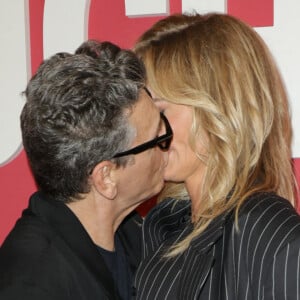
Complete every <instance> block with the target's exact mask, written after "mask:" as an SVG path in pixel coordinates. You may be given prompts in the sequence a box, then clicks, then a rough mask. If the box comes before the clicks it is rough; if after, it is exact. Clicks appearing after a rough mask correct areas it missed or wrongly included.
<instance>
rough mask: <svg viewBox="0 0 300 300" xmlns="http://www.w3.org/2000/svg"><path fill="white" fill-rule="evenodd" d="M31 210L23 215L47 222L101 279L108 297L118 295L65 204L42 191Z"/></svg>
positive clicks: (87, 236)
mask: <svg viewBox="0 0 300 300" xmlns="http://www.w3.org/2000/svg"><path fill="white" fill-rule="evenodd" d="M28 208H29V209H28V210H26V211H24V214H34V215H36V216H38V217H40V218H41V219H42V220H43V221H44V222H45V223H47V224H48V225H49V226H50V227H51V229H52V230H53V231H55V233H56V234H57V235H59V236H60V237H61V239H62V240H63V241H64V242H65V243H66V244H67V245H68V246H69V248H70V249H71V250H72V251H73V252H74V253H75V255H76V256H77V257H78V258H79V259H80V260H81V261H82V262H83V263H84V264H85V266H86V267H87V268H88V269H89V270H90V272H92V273H93V274H94V276H95V278H99V284H102V288H103V290H104V291H106V292H107V294H108V297H109V296H110V297H111V296H112V294H113V295H114V294H115V296H116V291H115V287H114V283H113V279H112V277H111V275H110V272H109V270H108V269H107V267H106V265H105V262H104V260H103V258H102V256H101V255H100V253H99V251H98V250H97V247H96V245H95V244H94V243H93V241H92V239H91V238H90V236H89V235H88V233H87V232H86V230H85V229H84V227H83V226H82V224H81V223H80V222H79V220H78V219H77V217H76V216H75V215H74V214H73V212H72V211H71V210H70V209H69V208H68V207H67V206H66V205H65V204H64V203H62V202H60V201H57V200H54V199H50V198H49V197H48V196H46V195H44V194H43V193H41V192H37V193H35V194H33V195H32V197H31V198H30V202H29V207H28Z"/></svg>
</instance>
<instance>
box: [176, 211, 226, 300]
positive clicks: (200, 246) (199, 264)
mask: <svg viewBox="0 0 300 300" xmlns="http://www.w3.org/2000/svg"><path fill="white" fill-rule="evenodd" d="M226 218H227V214H224V215H221V216H219V217H217V218H216V219H215V220H213V221H212V222H211V223H210V224H209V226H208V227H207V229H206V230H205V231H204V232H203V233H202V234H201V235H199V236H197V237H196V238H194V239H193V240H192V242H191V245H190V247H189V249H188V250H187V252H186V253H185V259H184V265H183V268H182V270H183V272H182V274H181V279H180V284H179V295H180V297H179V299H195V298H196V297H197V296H198V295H199V294H200V293H201V290H202V288H203V286H204V284H205V282H206V280H207V278H208V276H209V274H210V271H211V269H212V267H213V265H214V261H215V257H214V251H212V248H213V246H214V245H215V243H216V242H217V241H218V240H219V239H220V238H221V237H222V234H223V229H224V226H225V222H226Z"/></svg>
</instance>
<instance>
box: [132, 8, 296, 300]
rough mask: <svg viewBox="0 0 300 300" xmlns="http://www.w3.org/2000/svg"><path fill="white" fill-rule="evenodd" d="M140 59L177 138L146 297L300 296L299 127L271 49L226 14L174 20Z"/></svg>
mask: <svg viewBox="0 0 300 300" xmlns="http://www.w3.org/2000/svg"><path fill="white" fill-rule="evenodd" d="M135 51H136V53H138V55H139V56H140V57H141V58H142V59H143V61H144V63H145V66H146V70H147V76H148V87H149V91H150V93H151V94H152V97H153V99H154V101H155V103H156V104H157V106H158V107H159V108H160V109H161V111H163V112H164V114H165V115H166V117H167V118H168V119H169V121H170V124H171V126H172V128H173V131H174V137H173V141H172V144H171V147H170V150H169V162H168V166H167V168H166V171H165V180H166V181H168V182H169V183H168V184H167V185H166V188H165V190H164V192H163V194H162V195H161V198H163V199H164V198H166V199H165V200H164V201H162V202H161V203H159V204H158V205H157V206H156V207H155V208H154V209H153V210H152V211H151V212H150V213H149V214H148V216H147V218H146V220H145V223H144V227H143V238H144V253H143V261H142V263H141V265H140V267H139V269H138V272H137V274H136V279H135V288H136V294H137V299H143V300H145V299H185V300H186V299H213V300H216V299H230V300H232V299H243V300H244V299H255V300H257V299H299V298H300V286H299V285H300V275H299V273H300V217H299V215H298V214H297V212H296V211H295V209H294V208H293V205H294V204H295V202H296V200H295V198H296V195H295V194H296V184H295V180H294V176H293V170H292V162H291V135H292V134H291V122H290V116H289V108H288V102H287V97H286V93H285V90H284V86H283V83H282V80H281V78H280V75H279V72H278V70H277V68H276V66H275V63H274V60H273V59H272V56H271V54H270V52H269V50H268V49H267V47H266V45H265V44H264V42H263V41H262V39H261V38H260V37H259V36H258V34H257V33H256V32H255V31H254V30H253V29H252V28H251V27H249V26H248V25H246V24H244V23H243V22H241V21H240V20H238V19H236V18H233V17H231V16H228V15H222V14H207V15H197V14H196V15H173V16H170V17H167V18H166V19H164V20H161V21H159V22H158V23H156V24H154V26H153V27H152V28H150V29H149V30H148V31H147V32H145V33H144V34H143V35H142V36H141V37H140V39H139V40H138V42H137V44H136V47H135ZM179 200H181V201H179ZM297 297H298V298H297Z"/></svg>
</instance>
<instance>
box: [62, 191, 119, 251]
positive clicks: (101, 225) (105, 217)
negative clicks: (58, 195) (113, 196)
mask: <svg viewBox="0 0 300 300" xmlns="http://www.w3.org/2000/svg"><path fill="white" fill-rule="evenodd" d="M106 201H109V200H106V199H95V198H94V197H92V196H91V195H88V196H87V197H85V198H84V199H82V200H78V201H75V202H71V203H68V204H67V206H68V207H69V209H70V210H71V211H72V212H73V213H74V214H75V215H76V217H77V218H78V219H79V221H80V223H81V224H82V226H83V227H84V228H85V230H86V231H87V233H88V234H89V236H90V237H91V239H92V240H93V242H94V243H95V244H96V245H98V246H100V247H101V248H103V249H106V250H109V251H113V250H114V249H115V245H114V234H115V231H116V228H115V219H116V215H115V212H113V209H112V205H110V203H106Z"/></svg>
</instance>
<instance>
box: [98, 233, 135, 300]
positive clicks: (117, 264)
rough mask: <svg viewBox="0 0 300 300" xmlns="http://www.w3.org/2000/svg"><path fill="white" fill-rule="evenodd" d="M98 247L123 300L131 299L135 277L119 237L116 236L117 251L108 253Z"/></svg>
mask: <svg viewBox="0 0 300 300" xmlns="http://www.w3.org/2000/svg"><path fill="white" fill-rule="evenodd" d="M97 247H98V250H99V252H100V254H101V256H102V257H103V259H104V261H105V263H106V266H107V268H108V269H109V270H110V272H111V274H112V277H113V279H114V282H115V286H116V288H117V290H118V292H119V294H120V297H121V299H123V300H129V299H131V283H132V276H133V275H132V274H131V271H130V268H129V263H128V260H127V258H126V255H125V252H124V248H123V245H122V243H121V241H120V239H119V238H118V235H117V234H116V236H115V251H108V250H105V249H103V248H101V247H99V246H97Z"/></svg>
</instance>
